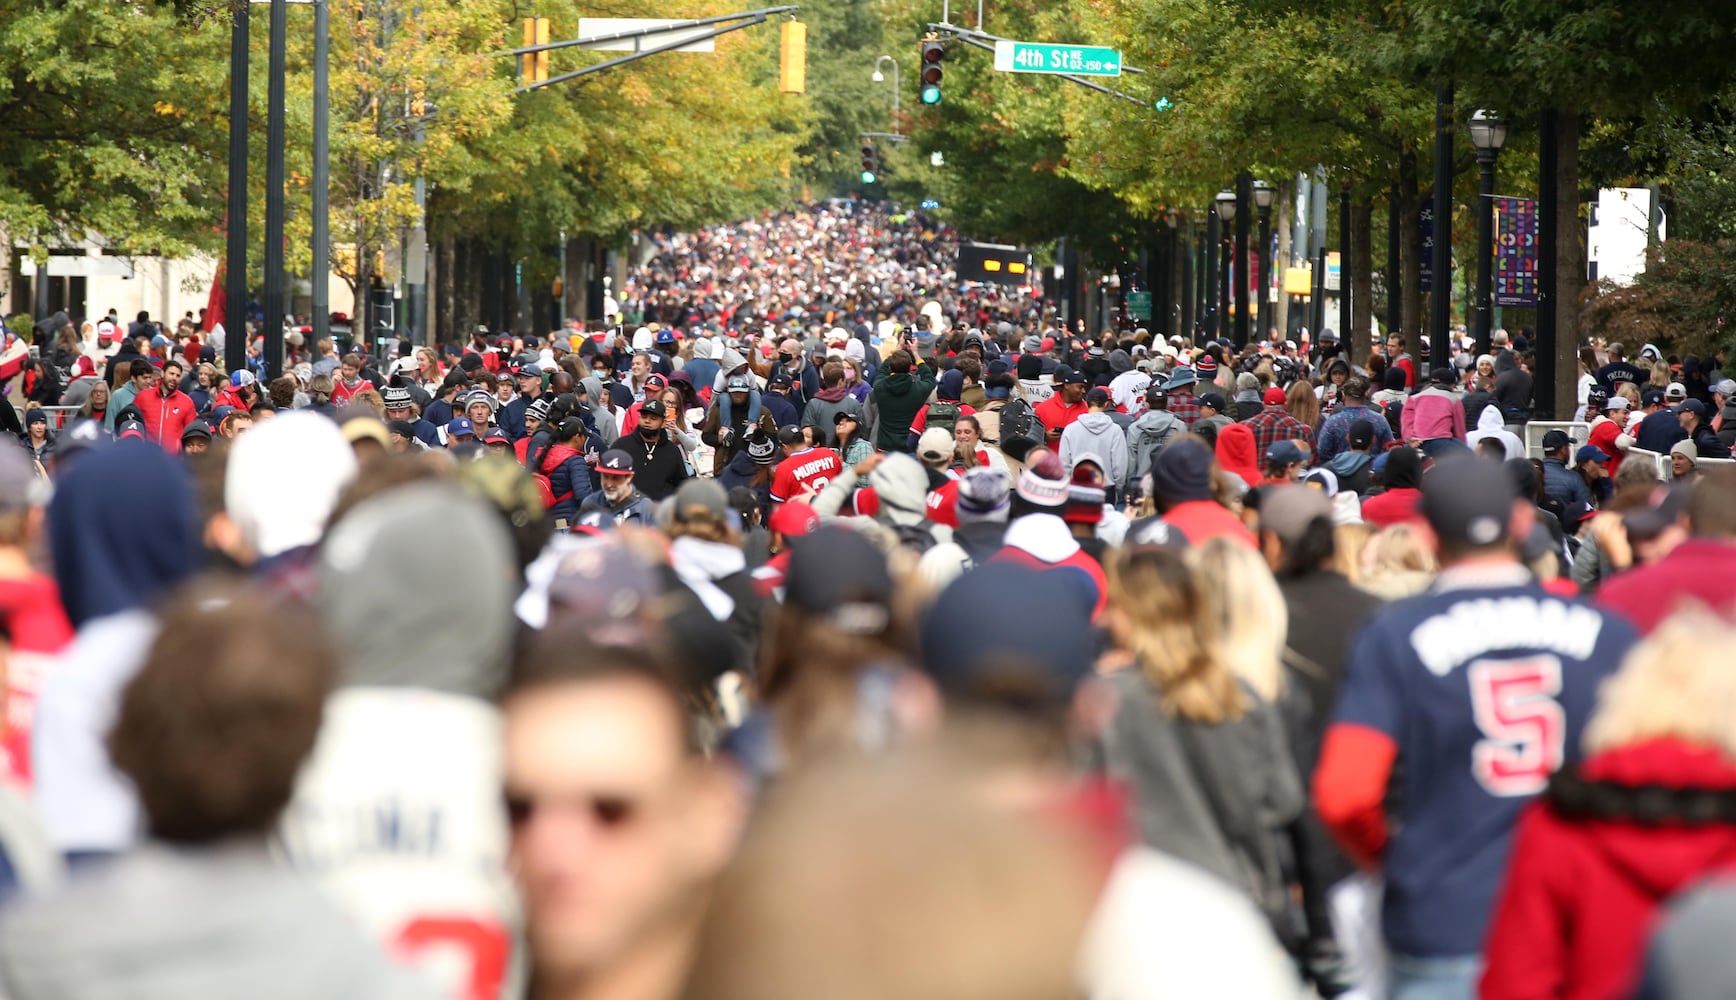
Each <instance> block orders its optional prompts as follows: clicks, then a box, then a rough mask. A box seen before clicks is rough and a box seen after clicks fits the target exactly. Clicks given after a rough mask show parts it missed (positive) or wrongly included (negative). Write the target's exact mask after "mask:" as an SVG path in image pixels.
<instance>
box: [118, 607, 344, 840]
mask: <svg viewBox="0 0 1736 1000" xmlns="http://www.w3.org/2000/svg"><path fill="white" fill-rule="evenodd" d="M336 660H337V657H336V653H335V652H334V650H333V649H332V647H331V645H330V644H329V643H328V642H327V641H326V638H325V633H324V632H323V631H322V630H321V629H320V627H319V623H318V622H317V621H316V620H315V619H314V618H313V617H312V616H311V615H310V614H309V613H308V612H306V611H304V610H301V609H300V608H298V607H297V606H296V605H294V604H293V603H285V602H281V601H273V600H271V599H270V598H268V597H266V596H265V595H264V594H262V593H260V592H259V591H257V590H254V589H253V588H252V587H251V586H249V585H247V584H245V583H239V582H238V581H235V580H232V579H219V578H212V579H206V580H203V581H199V582H196V583H194V584H193V585H191V586H189V587H187V588H185V589H183V590H182V591H180V592H179V593H178V595H177V596H176V597H175V598H174V599H173V600H171V601H170V602H169V603H168V604H167V605H166V612H165V614H164V616H163V622H162V628H161V629H159V630H158V632H157V638H156V641H155V642H153V643H152V645H151V650H150V654H149V655H148V656H147V657H146V659H145V665H144V666H143V667H142V668H140V670H139V672H138V674H137V675H136V676H134V677H133V679H132V681H131V683H129V684H128V685H127V687H126V690H125V691H124V692H123V693H122V694H121V700H120V710H119V713H118V715H117V717H116V720H115V724H114V728H113V729H112V730H111V731H110V732H109V736H108V749H109V756H110V758H111V759H112V760H113V761H114V765H115V767H116V768H117V769H118V770H120V771H121V773H123V774H125V775H126V776H127V777H128V778H131V779H132V782H133V787H134V788H135V789H136V790H137V791H138V795H139V803H140V805H141V806H142V807H143V809H144V814H145V819H146V824H147V826H148V827H149V828H150V832H151V834H152V836H154V837H157V838H158V839H161V840H166V841H169V842H171V843H181V844H204V843H210V842H212V841H216V840H221V839H225V838H228V837H231V836H236V835H242V834H262V833H266V832H268V831H269V830H270V829H271V828H272V827H273V826H274V825H275V824H276V822H277V818H278V816H279V814H281V813H282V812H283V809H284V807H285V806H286V805H288V804H289V799H290V796H291V794H292V793H293V792H294V790H295V780H296V775H297V773H298V772H299V771H300V770H301V765H302V761H303V760H305V759H306V758H307V755H308V753H309V752H311V751H312V750H313V746H314V740H315V739H316V738H317V737H318V735H319V727H320V719H321V717H322V715H323V712H324V706H325V699H326V695H327V694H328V693H329V691H330V689H331V685H332V680H333V677H334V676H335V674H336Z"/></svg>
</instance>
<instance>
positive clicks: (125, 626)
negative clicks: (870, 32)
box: [0, 203, 1736, 1000]
mask: <svg viewBox="0 0 1736 1000" xmlns="http://www.w3.org/2000/svg"><path fill="white" fill-rule="evenodd" d="M949 238H950V237H948V236H947V234H945V233H944V232H942V231H940V230H938V229H937V228H936V227H935V226H934V225H933V224H932V223H930V222H927V221H926V220H923V219H922V218H921V217H920V216H915V215H909V216H906V215H901V214H897V213H896V211H895V210H892V209H886V208H871V207H867V206H857V205H851V204H847V203H844V204H831V205H822V206H815V207H813V208H811V209H808V210H803V211H797V212H789V213H783V214H778V215H771V216H766V217H764V218H761V219H758V220H754V221H752V222H748V223H742V224H737V225H734V226H720V227H714V228H710V229H707V230H703V231H701V232H699V233H696V234H691V235H681V236H669V237H662V238H659V242H658V247H657V252H656V253H655V254H653V255H652V256H651V258H650V260H649V261H648V262H647V263H646V264H645V265H644V266H643V267H641V268H640V269H638V270H637V271H636V272H635V274H634V275H633V280H632V281H631V282H629V283H628V286H627V287H626V288H625V289H624V290H623V291H624V294H623V297H622V299H621V303H620V304H621V309H622V313H623V315H624V317H625V319H626V320H627V322H626V323H625V324H624V325H621V326H619V327H616V328H611V329H609V330H606V331H604V332H602V333H600V334H592V333H587V332H584V331H580V330H562V331H556V332H553V333H551V334H548V335H544V336H513V335H508V334H502V335H494V334H490V333H489V332H487V331H478V332H477V333H476V335H475V336H474V337H472V338H470V339H469V340H468V342H466V343H464V344H455V345H443V346H442V347H441V348H438V349H436V348H427V347H413V346H411V345H407V344H406V345H402V346H399V345H391V346H389V347H388V346H382V345H375V346H374V348H373V349H369V348H368V347H366V346H355V347H350V348H344V347H343V346H342V345H338V344H333V343H329V342H318V343H313V344H304V345H301V346H302V347H305V348H306V352H305V355H303V354H302V353H301V351H300V350H298V351H297V352H296V355H295V356H293V357H292V362H293V367H292V369H291V370H290V371H288V372H286V373H283V374H281V375H277V376H275V377H271V375H270V373H266V376H267V377H266V378H264V379H261V378H260V377H259V376H258V375H257V374H255V372H254V370H253V369H252V368H250V367H249V366H248V365H246V364H245V363H242V364H237V365H234V366H228V365H224V364H223V359H220V358H217V357H215V355H214V353H213V351H212V348H211V346H210V345H206V344H201V343H200V342H199V335H198V334H197V332H196V329H193V328H192V324H189V325H188V327H187V328H183V329H182V330H181V331H179V332H178V333H177V334H173V335H163V334H160V333H150V332H145V331H146V330H147V329H154V328H151V327H149V326H148V324H147V325H146V326H145V327H144V328H142V329H137V330H136V332H137V333H138V336H137V337H135V338H133V339H131V340H127V339H125V338H121V340H122V343H121V344H120V346H119V347H118V348H115V345H114V344H113V341H114V340H115V339H117V338H115V337H114V336H113V333H114V331H115V330H117V329H118V326H117V325H114V324H112V323H111V322H110V321H104V322H105V323H109V324H110V325H108V326H106V328H104V329H99V330H97V331H96V336H95V337H94V344H93V343H86V342H84V341H83V340H82V339H81V334H80V333H79V331H78V330H77V328H76V326H75V325H74V324H73V323H72V322H71V321H70V320H67V319H66V318H65V317H53V318H50V320H49V321H47V322H44V323H42V324H40V327H39V334H38V335H39V337H40V338H41V342H40V343H39V344H38V345H37V350H36V352H35V353H34V354H30V353H25V352H21V351H8V352H7V353H6V354H5V355H0V379H3V380H5V383H6V384H7V386H8V387H9V390H10V392H11V394H12V399H13V400H14V401H15V402H16V403H17V404H18V407H19V409H18V410H16V411H14V410H13V408H12V407H0V410H5V411H8V412H11V413H12V415H13V416H15V417H19V420H18V426H17V428H16V429H15V430H14V432H13V433H15V434H16V435H17V437H18V440H19V442H20V447H16V448H14V447H0V634H3V635H4V638H5V640H6V644H5V647H4V650H5V652H4V668H5V669H4V671H3V672H0V679H3V687H0V693H3V695H4V704H5V716H4V725H3V728H0V737H3V739H0V772H3V774H4V779H3V780H0V996H4V997H7V998H9V1000H39V998H41V1000H47V998H57V1000H58V998H68V997H80V998H83V997H91V998H101V997H129V998H152V1000H154V998H169V997H175V998H201V997H211V998H217V997H225V998H227V997H236V996H261V997H277V996H282V997H307V996H322V997H357V998H361V997H399V996H402V997H422V996H427V997H449V998H450V997H462V998H470V1000H484V998H496V997H503V996H510V997H520V996H522V997H530V998H535V1000H549V998H557V1000H558V998H615V997H632V998H664V997H667V998H675V997H701V998H741V1000H746V998H754V1000H767V998H771V1000H779V998H788V1000H798V998H801V1000H807V998H812V997H822V996H823V997H861V998H869V997H875V998H882V997H894V996H895V997H906V998H912V997H913V998H923V997H932V998H936V1000H939V998H942V997H957V996H967V995H974V996H995V997H1010V998H1023V997H1029V998H1032V1000H1037V998H1054V997H1063V996H1086V997H1093V998H1099V1000H1106V998H1111V997H1114V998H1127V997H1152V998H1160V997H1161V998H1176V997H1199V998H1205V997H1236V998H1250V1000H1252V998H1295V997H1302V996H1320V997H1368V998H1378V997H1392V998H1398V1000H1427V998H1434V997H1471V996H1481V997H1486V998H1528V997H1539V998H1540V997H1584V998H1592V997H1618V996H1630V995H1636V994H1637V995H1644V996H1647V997H1654V998H1698V997H1705V996H1715V995H1721V993H1719V992H1718V991H1719V990H1722V989H1724V987H1725V984H1727V983H1728V981H1729V978H1730V972H1731V971H1732V970H1731V960H1730V959H1729V958H1728V957H1727V950H1726V949H1724V948H1723V947H1721V946H1720V941H1719V937H1720V935H1719V933H1718V929H1719V928H1721V927H1722V926H1723V919H1724V917H1725V915H1726V913H1728V912H1729V911H1730V910H1731V909H1732V908H1733V907H1736V851H1732V850H1731V848H1732V847H1733V846H1736V809H1733V808H1729V807H1726V805H1725V803H1726V801H1732V800H1731V795H1732V792H1731V790H1732V789H1736V725H1732V721H1731V720H1733V719H1736V675H1733V674H1731V672H1730V671H1728V670H1725V669H1723V665H1722V652H1723V651H1724V650H1727V649H1728V648H1729V647H1730V645H1731V644H1732V642H1736V624H1733V622H1732V616H1733V615H1736V573H1733V572H1731V570H1732V569H1733V568H1736V471H1733V470H1732V469H1730V468H1728V467H1725V466H1723V465H1719V464H1718V463H1717V462H1716V461H1715V459H1717V458H1722V457H1725V456H1726V455H1727V454H1728V448H1727V447H1725V448H1724V450H1723V451H1719V450H1718V449H1719V446H1720V445H1722V444H1725V442H1724V440H1723V434H1724V432H1725V430H1726V427H1728V429H1729V431H1730V433H1731V434H1732V435H1736V415H1733V416H1732V419H1731V420H1730V421H1729V422H1726V421H1725V420H1724V416H1725V408H1726V405H1727V404H1728V403H1729V402H1730V400H1731V396H1732V395H1733V394H1736V383H1732V382H1730V381H1728V380H1725V379H1723V378H1722V373H1721V372H1720V370H1719V366H1718V362H1717V361H1716V360H1715V359H1714V360H1704V359H1684V360H1683V361H1681V362H1672V361H1671V360H1670V359H1668V358H1667V357H1665V356H1664V355H1663V354H1662V353H1661V352H1658V351H1657V350H1656V349H1655V348H1651V347H1650V345H1647V350H1645V351H1642V352H1640V353H1639V354H1637V355H1636V357H1637V358H1640V359H1644V360H1645V363H1646V367H1642V366H1641V365H1638V364H1629V363H1627V362H1626V361H1625V360H1624V357H1625V354H1624V352H1623V351H1622V349H1621V347H1620V346H1619V345H1613V344H1612V345H1595V346H1588V347H1587V349H1586V353H1585V354H1584V356H1583V358H1582V362H1583V364H1584V367H1585V375H1586V376H1587V379H1586V380H1584V381H1583V382H1582V390H1581V394H1582V398H1581V400H1580V403H1581V406H1582V408H1583V413H1582V414H1581V416H1582V417H1583V420H1581V421H1579V422H1577V423H1572V422H1566V423H1563V424H1561V425H1560V426H1561V428H1565V429H1552V430H1550V431H1549V433H1547V434H1545V435H1543V436H1542V437H1541V440H1540V445H1541V455H1540V457H1538V458H1535V459H1533V458H1532V457H1531V455H1530V453H1529V449H1528V447H1527V444H1526V442H1525V440H1524V436H1525V434H1526V427H1525V426H1524V425H1525V424H1526V422H1527V421H1528V419H1529V418H1530V392H1531V387H1530V371H1531V368H1532V359H1531V356H1530V353H1529V351H1530V350H1531V349H1533V347H1534V345H1531V344H1529V343H1527V335H1526V334H1525V333H1523V332H1521V333H1517V334H1514V335H1512V336H1509V335H1508V334H1506V333H1505V332H1502V333H1500V334H1499V335H1498V336H1497V337H1496V350H1495V352H1494V353H1493V354H1492V355H1490V356H1485V357H1475V356H1472V353H1471V352H1470V350H1469V348H1468V346H1466V345H1462V344H1457V343H1456V344H1455V345H1454V347H1455V350H1454V352H1453V354H1454V364H1453V365H1452V366H1450V367H1447V368H1444V369H1440V368H1437V369H1434V370H1432V371H1431V370H1429V369H1427V368H1426V366H1424V365H1423V364H1422V363H1421V362H1419V361H1418V360H1416V359H1417V358H1427V357H1428V356H1429V355H1428V352H1427V350H1426V348H1425V346H1424V345H1422V344H1420V343H1419V344H1416V345H1411V344H1407V342H1406V341H1405V339H1404V338H1402V337H1392V338H1388V339H1385V340H1383V341H1381V342H1379V343H1377V344H1373V345H1363V344H1350V343H1340V342H1339V341H1338V340H1337V339H1336V338H1334V337H1332V336H1331V335H1330V333H1324V334H1323V335H1322V336H1320V337H1319V338H1317V339H1316V340H1314V341H1313V342H1309V343H1301V344H1298V343H1294V342H1288V341H1266V342H1260V343H1256V344H1250V345H1248V346H1247V347H1246V348H1244V349H1241V350H1237V349H1235V348H1234V347H1232V346H1231V345H1230V344H1228V343H1227V342H1223V341H1213V342H1206V343H1196V342H1193V341H1188V340H1183V339H1181V338H1175V339H1165V338H1163V337H1161V336H1153V335H1152V334H1151V333H1150V332H1149V331H1146V330H1130V331H1115V330H1105V331H1102V332H1101V333H1099V334H1097V335H1094V336H1088V335H1085V334H1083V333H1081V332H1079V331H1077V330H1072V331H1069V330H1066V329H1063V328H1059V327H1057V326H1055V325H1053V324H1052V323H1051V322H1050V321H1049V317H1047V316H1046V315H1045V314H1044V313H1043V310H1042V309H1041V307H1040V305H1039V304H1037V301H1036V300H1033V299H1031V298H1030V297H1029V296H1028V295H1027V294H1026V293H1024V292H1022V291H1020V290H1017V289H1010V290H1002V289H999V288H995V287H984V286H977V285H969V284H966V285H961V284H960V283H959V282H958V281H957V279H956V275H955V274H954V273H953V272H952V271H951V264H950V260H951V255H950V253H949V248H948V242H947V241H948V239H949ZM143 322H144V320H143V318H141V323H143ZM129 332H135V331H129ZM158 337H161V338H162V342H161V343H159V342H157V338H158ZM63 346H64V350H62V348H63ZM1413 346H1414V347H1415V348H1416V349H1417V350H1416V355H1415V357H1414V358H1413V356H1412V354H1411V353H1410V348H1411V347H1413ZM1365 348H1367V350H1364V349H1365ZM110 349H113V350H112V353H110V354H108V355H107V356H106V357H105V356H104V354H103V352H104V351H105V350H110ZM1653 355H1655V356H1656V357H1655V362H1654V361H1653V360H1651V356H1653ZM99 358H101V359H102V360H100V362H99V360H98V359H99ZM68 359H70V360H68ZM63 361H67V362H68V363H66V364H62V362H63ZM231 368H233V371H231V370H230V369H231ZM50 369H53V370H52V371H51V370H50ZM50 383H53V384H54V386H53V390H52V391H50V390H49V389H46V388H44V387H45V386H47V385H49V384H50ZM74 400H75V401H76V402H74ZM1618 400H1619V401H1620V402H1618ZM68 407H76V410H70V409H68ZM1553 426H1554V425H1552V427H1553ZM1579 427H1585V428H1588V430H1586V431H1585V432H1584V437H1585V440H1583V441H1581V440H1577V439H1576V437H1575V435H1576V434H1577V433H1579V432H1578V430H1576V428H1579ZM1659 446H1661V447H1659ZM1641 991H1643V992H1641Z"/></svg>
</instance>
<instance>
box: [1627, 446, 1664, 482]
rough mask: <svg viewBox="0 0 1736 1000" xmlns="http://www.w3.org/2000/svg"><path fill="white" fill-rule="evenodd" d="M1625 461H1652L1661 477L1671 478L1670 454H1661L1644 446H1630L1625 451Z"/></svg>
mask: <svg viewBox="0 0 1736 1000" xmlns="http://www.w3.org/2000/svg"><path fill="white" fill-rule="evenodd" d="M1622 461H1624V462H1650V463H1652V465H1653V466H1654V467H1655V468H1656V469H1657V470H1658V478H1659V479H1665V480H1667V479H1669V478H1670V456H1668V455H1660V454H1658V453H1657V452H1655V451H1647V450H1646V449H1644V448H1629V449H1628V450H1627V451H1626V452H1624V453H1623V458H1622Z"/></svg>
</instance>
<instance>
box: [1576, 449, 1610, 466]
mask: <svg viewBox="0 0 1736 1000" xmlns="http://www.w3.org/2000/svg"><path fill="white" fill-rule="evenodd" d="M1609 459H1610V456H1609V453H1607V452H1605V451H1604V450H1603V449H1602V448H1599V447H1598V446H1597V445H1595V444H1587V445H1581V446H1580V448H1579V450H1578V451H1576V452H1574V453H1573V462H1574V464H1575V465H1584V464H1585V463H1587V462H1607V461H1609Z"/></svg>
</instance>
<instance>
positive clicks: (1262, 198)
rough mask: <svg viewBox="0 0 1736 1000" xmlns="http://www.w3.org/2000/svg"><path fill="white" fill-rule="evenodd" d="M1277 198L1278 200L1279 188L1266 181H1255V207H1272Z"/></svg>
mask: <svg viewBox="0 0 1736 1000" xmlns="http://www.w3.org/2000/svg"><path fill="white" fill-rule="evenodd" d="M1276 200H1278V189H1277V188H1275V187H1273V186H1272V185H1270V184H1268V183H1266V182H1265V181H1255V182H1254V207H1255V208H1259V209H1267V208H1271V207H1272V203H1273V202H1274V201H1276Z"/></svg>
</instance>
